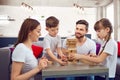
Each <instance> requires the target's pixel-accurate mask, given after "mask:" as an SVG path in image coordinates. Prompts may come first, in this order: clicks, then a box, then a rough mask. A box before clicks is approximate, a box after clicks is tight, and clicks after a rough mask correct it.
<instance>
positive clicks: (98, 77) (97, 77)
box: [95, 76, 115, 80]
mask: <svg viewBox="0 0 120 80" xmlns="http://www.w3.org/2000/svg"><path fill="white" fill-rule="evenodd" d="M95 80H105V78H104V77H100V76H95ZM109 80H115V79H114V78H109Z"/></svg>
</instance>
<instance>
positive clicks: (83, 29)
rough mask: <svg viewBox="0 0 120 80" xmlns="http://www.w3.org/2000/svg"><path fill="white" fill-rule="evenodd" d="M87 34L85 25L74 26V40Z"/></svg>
mask: <svg viewBox="0 0 120 80" xmlns="http://www.w3.org/2000/svg"><path fill="white" fill-rule="evenodd" d="M87 32H88V31H87V30H86V25H84V24H77V25H76V29H75V36H76V38H78V39H80V38H83V37H84V36H85V34H86V33H87Z"/></svg>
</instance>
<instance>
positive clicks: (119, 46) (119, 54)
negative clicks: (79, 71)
mask: <svg viewBox="0 0 120 80" xmlns="http://www.w3.org/2000/svg"><path fill="white" fill-rule="evenodd" d="M117 44H118V57H120V42H119V41H118V42H117Z"/></svg>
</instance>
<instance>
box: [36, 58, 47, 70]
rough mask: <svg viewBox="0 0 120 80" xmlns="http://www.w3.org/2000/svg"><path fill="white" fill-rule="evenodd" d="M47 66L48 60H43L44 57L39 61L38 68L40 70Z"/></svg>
mask: <svg viewBox="0 0 120 80" xmlns="http://www.w3.org/2000/svg"><path fill="white" fill-rule="evenodd" d="M47 66H48V60H47V59H46V58H45V57H42V58H41V59H40V60H39V63H38V68H39V69H40V70H41V69H44V68H46V67H47Z"/></svg>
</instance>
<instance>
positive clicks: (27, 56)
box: [12, 43, 38, 80]
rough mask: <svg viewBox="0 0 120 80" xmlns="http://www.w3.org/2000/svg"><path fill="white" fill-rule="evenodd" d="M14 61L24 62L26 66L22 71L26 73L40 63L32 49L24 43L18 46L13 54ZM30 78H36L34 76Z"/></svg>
mask: <svg viewBox="0 0 120 80" xmlns="http://www.w3.org/2000/svg"><path fill="white" fill-rule="evenodd" d="M12 61H16V62H23V63H24V66H23V68H22V73H26V72H28V71H30V70H32V69H33V68H35V67H36V66H37V64H38V61H37V59H36V58H35V56H34V55H33V52H32V50H30V49H29V48H27V47H26V46H25V45H24V44H23V43H20V44H18V45H17V46H16V48H15V49H14V51H13V54H12ZM29 80H34V77H32V78H30V79H29Z"/></svg>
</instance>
